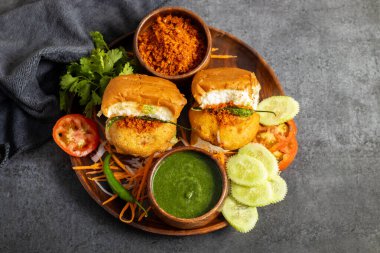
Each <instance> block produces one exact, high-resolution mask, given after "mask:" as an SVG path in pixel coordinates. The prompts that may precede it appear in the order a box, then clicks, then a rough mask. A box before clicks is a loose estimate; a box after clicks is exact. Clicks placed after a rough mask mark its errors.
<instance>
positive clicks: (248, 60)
mask: <svg viewBox="0 0 380 253" xmlns="http://www.w3.org/2000/svg"><path fill="white" fill-rule="evenodd" d="M210 31H211V36H212V47H213V48H218V50H217V51H215V52H213V54H215V55H234V56H237V57H236V58H229V59H211V61H210V64H209V66H208V68H215V67H239V68H242V69H247V70H250V71H253V72H254V73H255V74H256V77H257V79H258V80H259V82H260V84H261V91H260V100H261V99H264V98H266V97H270V96H274V95H284V91H283V89H282V87H281V84H280V82H279V81H278V79H277V77H276V75H275V73H274V71H273V70H272V68H271V67H270V66H269V65H268V64H267V63H266V61H265V60H264V59H263V58H262V57H261V56H260V55H259V54H258V53H257V52H256V50H254V49H253V48H251V47H250V46H248V45H247V44H245V43H244V42H243V41H241V40H239V39H237V38H235V37H234V36H232V35H231V34H229V33H226V32H224V31H222V30H219V29H216V28H213V27H210ZM132 41H133V33H129V34H125V35H123V36H121V37H120V38H118V39H116V40H115V41H114V42H112V43H111V44H110V47H113V48H115V47H119V46H123V47H124V48H126V49H127V50H128V51H129V50H132ZM190 83H191V80H187V81H182V82H179V83H177V85H178V88H179V89H180V90H181V92H182V93H184V94H185V95H186V97H187V99H188V102H189V103H188V106H186V108H185V109H184V110H183V113H182V114H181V117H180V119H179V122H180V123H181V124H184V125H188V119H187V110H188V108H189V106H190V103H191V101H192V100H191V93H190ZM71 163H72V166H79V165H90V164H92V161H91V159H90V158H88V157H85V158H76V157H71ZM75 172H76V174H77V176H78V179H79V181H80V182H81V183H82V185H83V187H84V188H85V190H86V191H87V192H88V194H90V196H91V197H92V198H93V199H94V200H95V201H96V202H97V203H98V204H99V205H100V206H101V207H103V208H104V209H105V210H106V211H107V212H109V213H110V214H111V215H113V216H114V217H115V218H117V219H118V217H119V213H120V211H121V209H122V208H123V206H124V205H125V202H124V201H122V200H120V199H116V200H114V201H112V202H110V203H109V204H107V205H105V206H102V205H101V204H102V202H104V201H105V200H107V199H108V198H109V197H110V196H109V195H107V194H106V193H105V192H104V191H103V190H102V189H100V188H99V186H98V184H96V183H95V182H94V181H91V180H89V179H88V178H87V177H86V175H85V172H86V171H84V170H76V171H75ZM129 225H131V226H132V227H135V228H137V229H141V230H144V231H147V232H151V233H156V234H163V235H174V236H186V235H199V234H206V233H210V232H213V231H216V230H219V229H222V228H224V227H226V226H228V223H227V222H226V221H225V220H224V218H223V216H222V215H220V216H218V217H217V218H216V219H214V220H213V221H212V222H211V223H209V224H208V225H206V226H204V227H201V228H197V229H190V230H181V229H178V228H174V227H171V226H169V225H167V224H165V223H163V222H162V221H161V220H160V219H159V218H157V217H156V216H155V215H154V214H153V212H150V213H149V217H148V218H146V219H143V220H142V221H141V222H132V223H129Z"/></svg>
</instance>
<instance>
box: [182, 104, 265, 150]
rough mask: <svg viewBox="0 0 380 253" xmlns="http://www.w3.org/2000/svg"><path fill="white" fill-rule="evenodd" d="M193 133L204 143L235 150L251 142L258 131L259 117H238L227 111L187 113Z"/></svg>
mask: <svg viewBox="0 0 380 253" xmlns="http://www.w3.org/2000/svg"><path fill="white" fill-rule="evenodd" d="M189 120H190V124H191V127H192V128H193V131H195V133H196V134H197V135H198V136H199V137H200V138H202V139H203V140H205V141H208V142H210V143H211V144H213V145H216V146H219V147H222V148H223V149H227V150H235V149H239V148H241V147H243V146H244V145H246V144H248V143H249V142H251V141H252V140H253V139H254V138H255V137H256V134H257V131H258V129H259V120H260V116H259V114H258V113H254V114H253V115H251V116H249V117H239V116H235V115H232V114H230V113H229V112H227V111H223V110H219V111H215V110H202V111H194V110H190V111H189Z"/></svg>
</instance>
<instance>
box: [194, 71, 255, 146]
mask: <svg viewBox="0 0 380 253" xmlns="http://www.w3.org/2000/svg"><path fill="white" fill-rule="evenodd" d="M260 88H261V87H260V84H259V82H258V80H257V79H256V76H255V74H254V73H252V72H250V71H248V70H244V69H239V68H215V69H207V70H202V71H200V72H198V73H197V74H196V75H195V77H194V79H193V82H192V86H191V90H192V93H193V96H194V98H195V100H196V103H195V105H194V107H197V110H190V111H189V121H190V124H191V127H192V128H193V131H194V134H195V136H198V137H200V138H201V139H203V140H205V141H207V142H210V143H211V144H213V145H216V146H219V147H221V148H223V149H226V150H235V149H239V148H241V147H242V146H244V145H246V144H247V143H249V142H251V141H252V140H253V139H254V138H255V137H256V134H257V131H258V129H259V121H260V116H259V114H258V113H255V112H254V109H255V108H256V106H257V104H258V100H259V92H260ZM231 109H232V110H231ZM239 110H240V111H242V110H243V111H245V112H247V111H248V112H249V113H248V114H238V113H236V111H239Z"/></svg>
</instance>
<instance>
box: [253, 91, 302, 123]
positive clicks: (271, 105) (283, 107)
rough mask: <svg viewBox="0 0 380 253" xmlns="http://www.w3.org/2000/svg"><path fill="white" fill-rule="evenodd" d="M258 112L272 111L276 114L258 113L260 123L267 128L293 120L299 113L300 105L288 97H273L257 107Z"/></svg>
mask: <svg viewBox="0 0 380 253" xmlns="http://www.w3.org/2000/svg"><path fill="white" fill-rule="evenodd" d="M257 110H258V111H272V112H274V113H276V115H274V114H273V113H266V112H258V114H260V123H261V124H263V125H266V126H275V125H279V124H281V123H284V122H286V121H289V120H291V119H293V118H294V117H295V116H296V115H297V114H298V112H299V110H300V106H299V103H298V102H297V101H296V100H294V99H293V98H291V97H288V96H273V97H269V98H266V99H264V100H263V101H261V102H260V103H259V105H258V106H257Z"/></svg>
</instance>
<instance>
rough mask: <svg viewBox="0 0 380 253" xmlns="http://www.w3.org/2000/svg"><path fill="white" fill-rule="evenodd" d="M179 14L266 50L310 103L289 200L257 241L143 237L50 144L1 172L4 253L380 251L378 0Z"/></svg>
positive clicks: (216, 7)
mask: <svg viewBox="0 0 380 253" xmlns="http://www.w3.org/2000/svg"><path fill="white" fill-rule="evenodd" d="M20 2H22V1H15V0H5V1H2V2H1V3H0V13H1V12H3V11H5V10H7V9H11V8H13V6H15V5H17V4H19V3H20ZM169 4H170V5H183V6H185V7H187V8H189V9H192V10H194V11H196V12H197V13H199V14H200V15H201V16H202V17H203V18H204V19H205V20H206V22H207V23H209V24H210V25H212V26H215V27H218V28H221V29H224V30H226V31H228V32H231V33H232V34H234V35H236V36H237V37H239V38H241V39H242V40H244V41H246V42H247V43H248V44H250V45H251V46H253V47H254V48H256V49H257V51H258V52H259V53H260V54H262V56H263V57H264V58H265V59H266V60H267V61H268V63H269V64H270V65H271V66H272V67H273V69H274V70H275V72H276V73H277V75H278V77H279V79H280V81H281V83H282V85H283V87H284V88H285V91H286V93H287V94H288V95H290V96H293V97H294V98H296V99H297V100H298V101H299V102H300V104H301V113H300V114H299V115H298V116H297V118H296V121H297V123H298V126H299V134H298V140H299V144H300V149H299V153H298V155H297V159H296V161H295V162H294V164H293V165H292V166H291V168H289V169H288V170H287V171H286V172H285V173H283V176H284V178H285V179H286V181H287V182H288V186H289V193H288V196H287V198H286V200H285V201H283V202H281V203H280V204H277V205H274V206H269V207H265V208H260V209H259V216H260V219H259V222H258V224H257V226H256V228H255V230H254V231H252V232H250V233H248V234H239V233H237V232H235V231H234V230H233V229H231V228H227V229H224V230H221V231H218V232H214V233H211V234H208V235H202V236H193V237H185V238H173V237H167V236H158V235H153V234H149V233H144V232H140V231H138V230H135V229H133V228H130V227H128V226H126V225H124V224H122V223H120V222H119V221H118V220H116V219H114V218H113V217H111V216H110V215H109V214H108V213H106V212H105V211H104V210H103V209H102V208H101V207H99V206H98V205H97V204H96V203H95V202H94V201H93V200H92V199H91V198H90V197H89V196H88V195H87V193H86V192H85V190H84V189H83V188H82V186H81V185H80V183H79V181H78V180H77V178H76V176H75V174H74V173H73V171H72V170H71V169H70V162H69V158H68V157H67V156H66V155H64V154H63V153H62V152H61V151H60V150H59V148H58V147H57V146H56V145H55V144H54V143H53V142H52V141H50V142H48V143H47V144H45V145H43V146H41V147H40V148H38V149H36V150H33V151H31V152H27V153H24V154H21V155H18V156H16V157H14V158H13V161H12V162H11V163H9V165H8V166H7V168H5V169H3V170H1V171H0V203H1V204H0V206H1V208H0V252H94V251H96V252H212V251H214V252H380V166H379V163H380V154H379V149H380V69H379V61H380V59H379V56H380V1H379V0H377V1H376V0H372V1H371V0H363V1H362V0H356V1H355V0H350V1H343V0H338V1H329V0H325V1H313V0H305V1H288V0H285V1H284V0H278V1H265V0H262V1H243V0H240V1H231V0H218V1H189V2H185V1H171V2H169Z"/></svg>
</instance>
